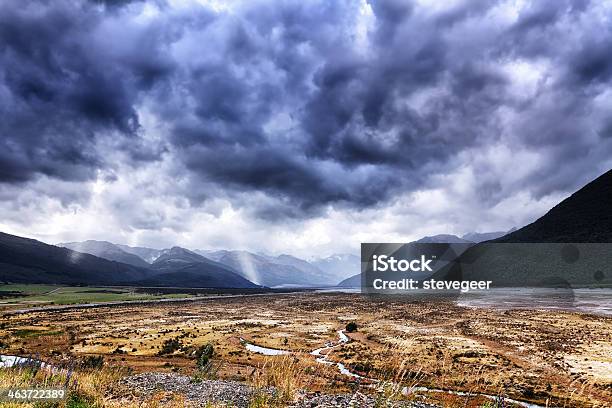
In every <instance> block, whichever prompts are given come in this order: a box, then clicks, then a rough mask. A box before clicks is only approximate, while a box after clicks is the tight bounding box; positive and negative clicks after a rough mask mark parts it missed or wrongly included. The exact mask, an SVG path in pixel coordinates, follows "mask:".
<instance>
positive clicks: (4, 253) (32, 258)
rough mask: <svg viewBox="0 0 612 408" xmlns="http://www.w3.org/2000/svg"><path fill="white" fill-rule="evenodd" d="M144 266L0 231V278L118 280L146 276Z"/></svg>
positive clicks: (67, 281) (77, 281)
mask: <svg viewBox="0 0 612 408" xmlns="http://www.w3.org/2000/svg"><path fill="white" fill-rule="evenodd" d="M148 274H149V272H148V271H147V269H144V268H138V267H135V266H132V265H127V264H124V263H120V262H113V261H108V260H106V259H102V258H98V257H96V256H93V255H90V254H84V253H81V252H76V251H72V250H70V249H67V248H60V247H57V246H54V245H48V244H45V243H43V242H40V241H36V240H34V239H28V238H22V237H18V236H14V235H9V234H5V233H1V232H0V281H2V282H18V283H58V284H87V285H91V284H105V285H109V284H121V283H126V282H130V281H134V280H139V279H144V278H145V277H146V276H148Z"/></svg>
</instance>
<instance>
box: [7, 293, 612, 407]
mask: <svg viewBox="0 0 612 408" xmlns="http://www.w3.org/2000/svg"><path fill="white" fill-rule="evenodd" d="M349 322H355V323H356V324H357V328H358V329H357V331H356V332H353V333H346V335H347V336H348V337H349V338H350V341H348V342H346V343H338V331H339V330H342V329H344V328H345V327H346V325H347V323H349ZM247 343H250V344H254V345H258V346H262V347H268V348H273V349H279V350H284V351H288V352H290V353H291V354H284V355H281V356H266V355H262V354H258V353H254V352H252V351H249V350H247V349H246V347H245V345H246V344H247ZM206 344H211V345H213V347H214V354H213V357H212V360H211V362H210V363H209V364H208V365H207V368H206V370H205V372H203V371H202V370H198V369H197V368H196V360H197V355H198V350H201V348H200V347H201V346H203V345H206ZM326 344H327V345H328V346H329V345H336V344H337V345H336V347H333V348H330V349H327V350H325V353H328V354H327V358H326V359H327V360H328V361H332V362H339V363H342V364H343V365H344V366H345V367H346V369H347V370H348V371H349V372H350V373H353V374H358V375H359V376H361V377H363V378H359V377H355V376H349V375H345V374H346V373H344V374H343V373H342V372H340V371H339V369H338V367H337V366H336V365H331V364H322V363H320V362H317V361H316V356H313V355H311V352H312V351H313V350H315V349H317V348H322V347H324V346H325V345H326ZM0 346H1V347H3V348H2V349H0V354H4V355H40V356H41V359H42V360H44V361H47V362H49V363H52V364H54V365H56V366H62V365H64V366H66V364H67V362H71V361H82V360H83V359H85V358H86V357H87V356H92V355H102V356H104V361H105V366H106V367H107V368H112V369H116V370H119V371H118V372H121V375H116V376H110V377H112V378H113V380H112V381H110V380H109V381H108V384H105V386H106V387H107V389H106V390H104V393H103V395H101V396H99V398H102V399H103V400H104V401H106V402H107V403H108V404H109V405H112V403H113V402H117V401H121V404H122V405H124V406H127V405H126V404H128V403H129V402H130V401H131V402H133V403H135V404H137V405H140V404H142V403H145V404H147V405H149V406H153V405H155V404H153V403H152V402H151V401H152V399H154V400H155V401H157V402H155V403H156V404H159V401H171V400H174V399H175V397H176V398H179V400H181V399H180V398H184V397H185V396H184V395H183V396H180V395H178V396H176V395H175V396H173V397H172V398H170V399H168V398H167V395H166V396H162V397H160V396H156V395H154V394H155V392H154V393H146V392H140V391H139V390H138V387H137V386H136V385H133V386H131V387H130V386H127V387H126V384H130V382H129V380H125V378H141V377H138V376H139V375H141V376H142V375H144V376H151V375H153V376H155V375H157V374H151V373H168V374H169V375H174V376H177V378H181V380H180V381H183V382H185V381H186V380H185V378H190V379H192V380H191V381H188V382H189V383H193V384H194V386H198V384H202V383H206V381H208V380H210V379H211V378H214V379H217V380H223V381H233V382H239V383H242V384H247V385H248V386H249V387H250V389H256V390H267V389H274V390H280V391H282V393H283V395H284V398H283V399H282V401H284V404H285V405H291V404H290V402H291V403H295V404H297V402H295V401H298V400H300V398H302V399H304V398H305V397H304V396H308V398H311V399H312V398H315V397H313V396H317V395H318V397H316V398H322V399H323V400H325V401H327V399H329V401H332V402H333V401H334V397H333V394H340V395H344V396H345V397H341V396H338V398H339V399H338V401H340V402H339V403H338V404H339V406H342V401H344V400H343V399H342V398H345V399H346V398H347V397H346V396H347V395H349V396H354V395H362V396H366V397H364V398H366V399H367V398H370V400H371V401H379V400H380V399H381V398H383V399H384V400H385V401H402V400H403V401H412V403H418V404H433V405H436V406H457V407H459V406H461V407H464V406H482V405H487V404H488V406H495V405H494V404H495V401H494V400H492V399H491V398H487V397H485V396H483V395H480V394H487V395H490V396H503V397H506V398H511V399H513V400H516V401H521V402H529V403H532V404H537V405H541V406H610V404H612V318H611V317H609V316H598V315H591V314H579V313H572V312H563V311H531V310H508V311H498V310H491V309H472V308H465V307H460V306H456V305H455V304H454V303H451V302H444V301H442V300H441V301H437V302H412V303H408V302H391V301H383V300H375V299H372V298H368V297H365V296H362V295H359V294H346V293H345V294H339V293H299V294H275V295H273V296H266V295H261V296H250V297H227V298H214V299H210V300H198V301H194V302H187V303H180V304H172V303H167V304H166V303H153V304H141V305H129V304H126V305H115V306H100V307H95V308H87V309H65V310H55V311H44V310H41V311H31V312H28V313H20V314H9V313H6V314H4V315H3V316H2V317H0ZM4 370H6V369H4ZM170 373H171V374H170ZM0 375H6V373H5V374H0ZM134 376H136V377H134ZM110 377H109V378H110ZM121 377H123V378H124V380H119V378H121ZM121 381H123V382H121ZM126 381H128V382H127V383H126ZM177 381H178V380H177ZM174 382H176V381H174ZM148 383H150V381H148ZM118 384H119V385H118ZM132 384H135V383H134V382H132ZM269 387H272V388H269ZM158 388H159V389H158ZM158 388H155V389H154V391H155V390H158V391H159V392H160V393H162V394H163V393H166V394H167V393H168V392H170V391H169V390H164V386H163V384H162V385H161V386H160V387H158ZM442 390H444V391H448V390H450V391H458V392H461V395H458V394H452V393H447V392H441V391H442ZM141 391H142V390H141ZM156 392H157V391H156ZM170 393H171V394H181V393H183V394H184V393H188V392H187V391H185V389H184V388H182V389H177V390H175V391H172V392H170ZM314 393H320V394H314ZM355 393H358V394H355ZM258 395H259V396H258V397H257V398H259V399H260V400H261V398H263V400H261V401H260V400H257V399H255V400H253V401H250V402H248V404H247V406H268V405H270V404H269V402H270V401H268V402H266V401H267V400H266V399H265V398H264V397H262V395H264V396H265V392H263V394H258ZM213 400H215V399H214V398H213ZM306 400H308V399H306ZM348 400H349V399H346V401H348ZM181 401H184V399H183V400H181ZM217 402H219V401H217ZM332 402H330V404H332ZM498 402H499V401H498ZM347 403H348V402H347ZM257 404H259V405H257ZM162 405H163V404H162ZM332 405H333V404H332ZM178 406H180V404H179V405H178ZM506 406H508V405H506Z"/></svg>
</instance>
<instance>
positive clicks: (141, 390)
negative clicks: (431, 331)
mask: <svg viewBox="0 0 612 408" xmlns="http://www.w3.org/2000/svg"><path fill="white" fill-rule="evenodd" d="M118 391H119V393H120V394H124V395H123V397H122V399H125V397H128V396H129V397H131V398H132V399H138V400H147V399H148V398H151V397H153V396H154V395H156V394H160V393H161V394H164V395H165V398H166V399H167V400H170V399H171V398H172V395H173V394H174V395H180V396H182V397H183V398H185V402H186V403H187V404H189V405H193V406H196V407H199V406H206V405H207V404H208V403H215V404H224V405H228V406H232V407H237V408H248V406H249V401H250V400H251V399H252V398H253V397H255V396H256V394H257V395H261V393H262V392H263V393H266V394H268V395H270V396H272V395H274V393H275V389H274V388H273V387H270V388H267V389H264V390H261V389H258V390H255V389H253V388H252V387H250V386H248V385H246V384H244V383H240V382H236V381H223V380H203V381H200V382H193V380H192V378H191V377H188V376H186V375H181V374H176V373H154V372H148V373H141V374H136V375H132V376H129V377H125V378H123V379H122V380H121V382H120V386H119V390H118ZM126 394H127V395H126ZM160 402H162V403H163V402H164V400H163V399H162V401H160ZM379 406H383V405H381V402H380V401H377V400H376V399H375V398H374V397H372V396H369V395H366V394H363V393H361V392H356V393H354V394H321V393H304V394H302V395H300V396H299V398H298V401H297V402H296V403H294V404H293V405H290V407H293V408H314V407H324V408H326V407H327V408H332V407H334V408H335V407H351V408H374V407H379ZM384 406H388V407H391V406H392V407H410V408H435V407H434V406H433V405H427V404H422V403H416V402H409V401H394V402H393V403H392V404H391V403H389V404H384Z"/></svg>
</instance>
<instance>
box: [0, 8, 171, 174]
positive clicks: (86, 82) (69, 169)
mask: <svg viewBox="0 0 612 408" xmlns="http://www.w3.org/2000/svg"><path fill="white" fill-rule="evenodd" d="M21 5H22V3H21V2H3V3H2V5H1V6H0V38H1V39H2V40H1V42H0V66H2V71H1V73H2V75H1V77H0V81H1V85H2V94H1V96H0V98H1V99H2V104H1V108H0V115H1V118H2V120H1V121H0V133H1V134H2V139H1V141H0V147H1V149H2V155H0V182H18V181H27V180H29V179H31V178H33V177H35V176H36V175H37V174H44V175H47V176H51V177H57V178H59V179H65V180H85V179H89V178H92V177H94V175H95V170H96V169H99V168H101V167H103V166H104V165H105V164H104V162H105V158H104V152H100V151H98V150H97V149H96V146H95V144H96V143H97V142H99V141H100V139H101V138H111V139H114V140H115V141H120V140H121V139H126V140H129V141H130V142H129V143H130V144H138V143H139V128H140V124H139V118H138V115H137V113H136V110H135V104H136V101H137V99H138V97H139V95H140V93H141V92H142V91H143V90H146V89H149V88H150V87H151V86H152V84H153V83H154V82H157V81H160V80H161V79H162V78H163V77H165V76H167V75H168V73H169V72H170V71H171V64H170V63H168V62H166V61H163V60H162V59H161V58H160V56H159V54H158V53H156V52H154V51H155V50H154V49H152V50H151V51H150V52H151V53H150V54H148V55H146V54H144V53H143V52H142V51H141V49H133V50H129V51H130V52H129V53H128V54H127V55H125V54H121V53H116V52H115V51H114V50H113V47H116V46H118V44H116V43H113V42H112V41H106V40H112V38H108V39H103V38H99V37H98V38H97V37H96V34H95V30H96V29H97V28H100V27H101V26H102V25H103V24H105V13H104V11H103V10H102V9H96V8H93V7H91V6H90V5H87V4H82V5H78V4H77V3H74V2H67V1H58V2H29V3H28V4H27V6H26V7H22V6H21ZM98 34H100V33H99V32H98ZM134 34H137V33H134ZM148 34H150V35H153V36H155V33H154V32H149V33H148ZM157 37H159V36H157ZM144 45H154V44H153V43H149V44H147V43H146V42H145V44H144ZM142 157H143V156H142V155H141V156H138V155H134V158H135V159H139V158H142ZM147 159H148V158H147Z"/></svg>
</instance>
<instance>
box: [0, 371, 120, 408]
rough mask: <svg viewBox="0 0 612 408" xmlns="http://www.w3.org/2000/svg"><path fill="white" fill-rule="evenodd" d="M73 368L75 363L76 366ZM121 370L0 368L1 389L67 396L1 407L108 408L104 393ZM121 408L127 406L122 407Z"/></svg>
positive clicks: (5, 404) (6, 404)
mask: <svg viewBox="0 0 612 408" xmlns="http://www.w3.org/2000/svg"><path fill="white" fill-rule="evenodd" d="M75 366H76V364H75ZM123 374H124V372H123V370H118V369H111V368H101V369H71V368H67V369H59V368H49V367H40V366H39V365H36V364H27V365H22V366H17V367H12V368H3V369H0V384H2V388H17V389H19V388H21V389H23V388H66V391H67V397H66V398H64V399H63V400H61V401H57V402H53V403H51V402H46V403H45V402H37V403H36V404H34V403H25V404H24V403H20V404H9V403H2V405H1V406H3V407H11V406H13V405H14V406H18V407H20V408H24V407H41V406H43V407H46V406H49V407H57V408H80V407H83V408H85V407H92V408H97V407H110V406H113V404H112V403H110V402H109V401H107V397H106V395H105V393H106V392H107V391H108V390H109V389H111V388H112V386H113V385H114V384H115V383H116V382H117V381H118V380H119V378H121V377H122V375H123ZM121 406H122V407H124V408H128V407H129V405H125V404H122V405H121Z"/></svg>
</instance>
